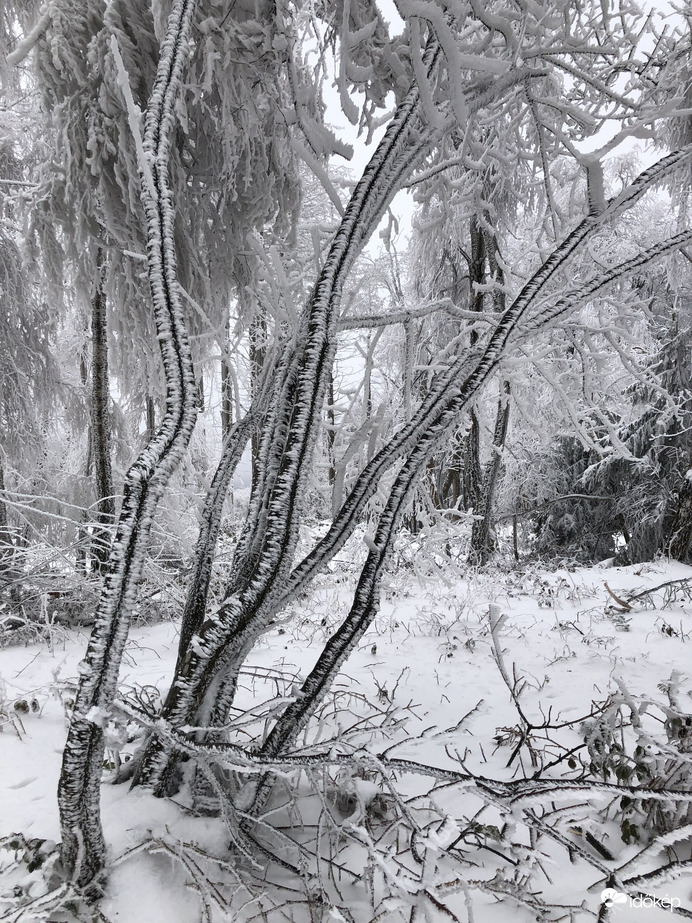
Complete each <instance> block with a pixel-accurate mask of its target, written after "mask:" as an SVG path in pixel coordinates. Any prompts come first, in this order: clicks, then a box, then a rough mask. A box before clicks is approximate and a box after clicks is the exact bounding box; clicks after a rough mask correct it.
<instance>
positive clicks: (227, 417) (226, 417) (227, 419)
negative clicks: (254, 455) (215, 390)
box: [221, 321, 233, 440]
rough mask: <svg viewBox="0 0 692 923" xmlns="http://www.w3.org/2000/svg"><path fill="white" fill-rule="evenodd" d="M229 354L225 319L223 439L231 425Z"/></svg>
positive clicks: (231, 386) (222, 391)
mask: <svg viewBox="0 0 692 923" xmlns="http://www.w3.org/2000/svg"><path fill="white" fill-rule="evenodd" d="M230 363H231V359H230V355H229V326H228V321H226V331H225V334H224V343H223V351H222V354H221V436H222V438H223V439H224V440H225V439H226V437H227V436H228V434H229V433H230V431H231V426H233V375H232V371H231V364H230Z"/></svg>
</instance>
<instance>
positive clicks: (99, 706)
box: [58, 0, 197, 893]
mask: <svg viewBox="0 0 692 923" xmlns="http://www.w3.org/2000/svg"><path fill="white" fill-rule="evenodd" d="M194 9H195V2H194V0H175V2H174V3H173V9H172V11H171V14H170V17H169V19H168V23H167V26H166V32H165V35H164V39H163V42H162V45H161V53H160V59H159V64H158V68H157V73H156V78H155V81H154V85H153V88H152V92H151V96H150V99H149V104H148V106H147V110H146V114H145V119H144V139H143V145H144V161H143V162H142V163H141V164H140V170H141V174H142V176H141V180H142V203H143V206H144V213H145V216H146V225H147V227H146V230H147V256H148V272H149V283H150V287H151V293H152V299H153V307H154V316H155V320H156V328H157V334H158V341H159V344H160V349H161V356H162V362H163V368H164V374H165V378H166V412H165V415H164V418H163V421H162V423H161V427H160V429H159V431H158V433H157V434H156V436H155V437H154V439H153V440H152V441H151V442H150V443H149V444H148V445H147V446H146V447H145V449H144V450H143V451H142V452H141V453H140V455H139V456H138V458H137V459H136V461H135V462H134V464H133V465H132V466H131V468H130V470H129V471H128V473H127V476H126V478H125V485H124V496H123V504H122V509H121V512H120V519H119V522H118V526H117V530H116V535H115V541H114V543H113V546H112V550H111V555H110V559H109V562H108V567H107V571H106V577H105V581H104V586H103V590H102V593H101V598H100V600H99V605H98V609H97V612H96V621H95V624H94V628H93V630H92V634H91V638H90V640H89V645H88V648H87V652H86V655H85V658H84V660H83V661H82V665H81V668H80V682H79V686H78V689H77V693H76V696H75V705H74V712H73V716H72V721H71V723H70V728H69V731H68V735H67V743H66V745H65V750H64V752H63V760H62V769H61V774H60V781H59V786H58V802H59V808H60V823H61V832H62V847H61V862H62V871H63V874H64V875H65V877H66V878H68V879H70V880H72V881H73V882H74V883H75V884H77V885H78V886H80V887H83V888H86V889H87V891H88V893H97V892H98V890H99V879H100V877H101V874H102V872H103V868H104V863H105V857H106V847H105V842H104V838H103V831H102V827H101V818H100V783H101V770H102V765H103V751H104V740H103V730H102V728H103V726H104V724H105V722H106V720H107V716H108V712H109V709H110V706H111V704H112V702H113V699H114V697H115V694H116V691H117V682H118V672H119V668H120V661H121V658H122V653H123V648H124V646H125V642H126V640H127V634H128V627H129V619H130V614H131V612H132V608H133V606H134V603H135V594H136V590H137V585H138V581H139V578H140V576H141V572H142V568H143V565H144V561H145V558H146V552H147V540H148V536H149V530H150V527H151V522H152V517H153V515H154V511H155V509H156V506H157V503H158V501H159V499H160V498H161V496H162V494H163V492H164V490H165V487H166V485H167V483H168V481H169V480H170V477H171V475H172V473H173V471H174V470H175V468H176V466H177V464H178V462H179V461H180V459H181V458H182V455H183V453H184V451H185V448H186V447H187V445H188V443H189V440H190V437H191V435H192V431H193V428H194V424H195V419H196V415H197V408H196V399H197V394H196V384H195V376H194V370H193V367H192V357H191V353H190V348H189V342H188V336H187V332H186V330H185V325H184V322H183V317H184V314H183V310H182V304H181V298H180V290H179V286H178V275H177V266H176V253H175V245H174V242H173V225H174V219H175V210H174V203H173V196H172V192H171V189H170V185H169V178H168V164H169V155H170V145H171V136H172V133H173V129H174V127H175V122H176V120H175V113H174V107H175V104H176V101H177V98H178V93H179V89H180V85H181V78H182V71H183V67H184V64H185V61H186V59H187V56H188V53H189V45H188V39H189V34H190V27H191V20H192V16H193V13H194ZM113 53H114V55H116V54H118V52H117V45H115V46H114V47H113Z"/></svg>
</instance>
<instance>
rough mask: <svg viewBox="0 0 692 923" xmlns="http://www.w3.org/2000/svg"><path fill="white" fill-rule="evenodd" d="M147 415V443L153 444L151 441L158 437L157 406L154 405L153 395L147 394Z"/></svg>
mask: <svg viewBox="0 0 692 923" xmlns="http://www.w3.org/2000/svg"><path fill="white" fill-rule="evenodd" d="M146 414H147V429H146V441H147V442H151V440H152V439H153V438H154V436H155V435H156V406H155V404H154V398H153V397H152V396H151V394H147V401H146Z"/></svg>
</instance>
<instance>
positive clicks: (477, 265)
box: [463, 215, 487, 513]
mask: <svg viewBox="0 0 692 923" xmlns="http://www.w3.org/2000/svg"><path fill="white" fill-rule="evenodd" d="M469 236H470V238H471V259H470V262H469V292H470V295H469V306H470V308H471V310H472V311H475V312H476V313H478V314H481V313H482V312H483V286H484V285H485V283H486V281H487V280H486V271H485V256H486V253H485V238H484V236H483V232H482V231H481V228H480V226H479V224H478V218H477V217H476V216H475V215H474V216H473V217H472V218H471V222H470V226H469ZM477 342H478V332H477V331H476V330H472V331H471V336H470V343H471V348H472V349H473V347H474V346H475V345H476V343H477ZM470 417H471V427H470V429H469V432H468V435H467V437H466V445H465V452H464V491H463V493H464V507H465V509H467V510H471V509H472V510H473V512H474V513H478V508H479V505H480V502H481V496H482V485H481V478H482V472H481V461H480V425H479V422H478V415H477V413H476V409H475V407H473V408H471V413H470Z"/></svg>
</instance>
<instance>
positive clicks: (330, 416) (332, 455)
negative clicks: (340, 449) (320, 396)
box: [327, 366, 337, 513]
mask: <svg viewBox="0 0 692 923" xmlns="http://www.w3.org/2000/svg"><path fill="white" fill-rule="evenodd" d="M327 387H328V390H327V423H328V429H327V454H328V456H329V488H330V490H331V492H332V511H333V512H334V513H336V506H337V505H336V498H335V490H334V488H335V485H336V445H335V443H336V410H335V407H334V366H332V368H331V369H330V371H329V384H328V386H327Z"/></svg>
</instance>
